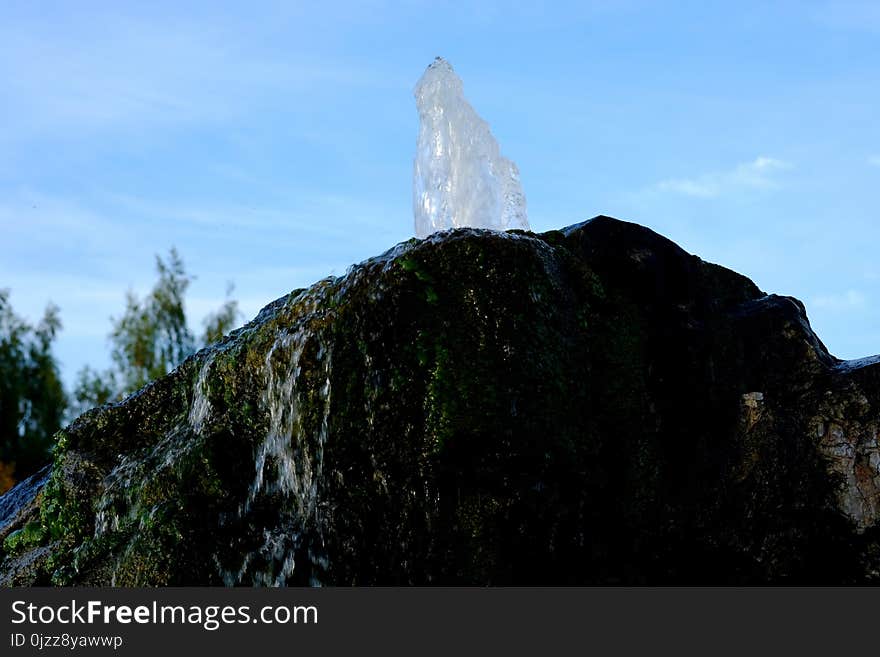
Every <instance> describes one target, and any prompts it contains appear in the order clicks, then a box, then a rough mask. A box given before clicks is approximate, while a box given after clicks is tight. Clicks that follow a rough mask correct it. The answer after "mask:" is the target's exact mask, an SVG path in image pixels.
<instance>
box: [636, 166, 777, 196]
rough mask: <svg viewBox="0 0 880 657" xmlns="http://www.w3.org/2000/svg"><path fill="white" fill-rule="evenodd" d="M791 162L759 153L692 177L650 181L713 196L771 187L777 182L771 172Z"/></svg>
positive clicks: (666, 188)
mask: <svg viewBox="0 0 880 657" xmlns="http://www.w3.org/2000/svg"><path fill="white" fill-rule="evenodd" d="M791 166H792V165H791V164H789V163H788V162H785V161H783V160H778V159H776V158H772V157H765V156H759V157H757V158H755V159H754V160H753V161H751V162H746V163H743V164H740V165H738V166H736V167H735V168H733V169H731V170H729V171H720V172H712V173H707V174H703V175H701V176H697V177H695V178H677V179H669V180H663V181H661V182H659V183H657V184H656V185H654V187H653V189H655V190H657V191H661V192H672V193H674V194H682V195H684V196H692V197H695V198H716V197H718V196H721V195H723V194H726V193H730V192H738V191H743V190H748V189H753V190H754V189H763V190H766V189H775V188H776V187H778V186H779V184H778V182H777V181H776V180H775V178H774V176H775V174H776V173H778V172H780V171H784V170H786V169H790V168H791Z"/></svg>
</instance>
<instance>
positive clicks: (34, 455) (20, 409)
mask: <svg viewBox="0 0 880 657" xmlns="http://www.w3.org/2000/svg"><path fill="white" fill-rule="evenodd" d="M60 330H61V320H60V318H59V316H58V307H57V306H55V305H53V304H49V306H48V307H47V308H46V311H45V314H44V315H43V318H42V320H41V321H40V322H39V323H38V324H37V325H36V326H31V325H30V324H28V323H27V322H26V321H24V320H23V319H21V318H20V317H18V316H17V315H16V314H15V312H14V310H13V308H12V305H11V304H10V302H9V290H0V492H2V491H3V490H5V488H6V487H8V486H9V485H11V484H12V483H14V482H15V481H16V480H18V481H20V480H22V479H24V478H25V477H27V476H29V475H30V474H32V473H33V472H34V471H36V470H37V469H38V468H39V467H40V466H41V465H42V464H43V463H45V462H46V461H48V459H49V450H50V448H51V446H52V436H53V435H54V434H55V432H56V431H58V429H59V428H61V423H62V420H63V418H64V411H65V407H66V405H67V399H66V396H65V394H64V388H63V386H62V384H61V379H60V376H59V372H58V363H57V361H56V360H55V357H54V355H53V354H52V343H53V342H54V341H55V338H56V336H57V334H58V332H59V331H60Z"/></svg>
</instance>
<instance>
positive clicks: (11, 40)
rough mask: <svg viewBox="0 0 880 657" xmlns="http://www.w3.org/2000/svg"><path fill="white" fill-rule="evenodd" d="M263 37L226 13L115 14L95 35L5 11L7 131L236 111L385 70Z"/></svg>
mask: <svg viewBox="0 0 880 657" xmlns="http://www.w3.org/2000/svg"><path fill="white" fill-rule="evenodd" d="M79 27H80V30H88V28H84V27H83V26H79ZM84 37H86V38H84ZM259 40H260V35H259V34H256V33H254V31H253V30H251V31H250V32H248V31H246V30H242V29H240V26H239V27H236V25H234V24H224V23H222V22H220V21H217V22H216V23H212V24H204V23H198V24H195V23H192V22H187V21H185V20H180V21H177V22H176V23H175V24H174V25H171V24H170V23H169V22H168V21H165V22H159V21H152V22H151V21H149V20H138V21H134V20H130V19H129V20H127V19H123V18H119V17H113V16H105V17H103V18H102V29H101V30H100V31H93V32H92V31H89V32H88V34H87V35H84V34H82V33H78V34H73V35H71V34H68V33H67V32H65V31H62V30H57V29H53V28H52V24H51V23H50V22H47V23H46V24H35V23H31V22H21V23H17V22H16V21H15V20H11V21H5V22H4V24H3V25H0V79H3V86H4V91H5V92H6V93H5V98H4V104H5V105H6V107H5V108H0V138H3V139H5V140H7V141H9V140H13V139H16V140H21V139H22V138H26V137H31V136H34V135H45V134H46V132H47V131H48V132H49V133H50V134H52V133H57V134H62V135H65V134H68V133H70V132H71V131H75V132H76V134H83V133H85V134H88V133H89V132H92V131H106V130H108V129H117V128H120V127H125V128H130V129H132V130H135V131H143V130H144V129H146V128H154V127H156V126H157V125H173V124H180V123H185V124H192V123H199V124H204V122H215V121H226V120H229V119H230V118H234V117H237V116H239V115H241V114H243V113H245V112H247V111H248V110H249V109H251V108H252V106H253V105H255V104H256V105H261V104H262V105H265V104H267V103H272V102H273V99H274V98H276V97H278V96H281V95H284V94H293V95H297V94H302V93H307V92H308V91H309V90H310V89H312V88H313V87H314V86H315V85H316V84H318V83H323V84H331V85H341V86H347V85H363V84H371V83H374V82H375V81H376V80H377V77H376V76H373V75H370V73H369V72H368V71H366V70H363V67H362V66H352V65H351V63H349V62H346V63H345V64H343V63H339V62H334V61H330V60H328V59H327V58H323V59H318V58H316V57H315V56H314V55H313V54H310V53H308V52H307V51H303V52H301V53H296V54H295V55H294V56H293V57H290V56H289V57H288V58H286V59H283V60H282V59H278V58H277V57H272V56H271V53H270V52H264V51H263V50H261V49H260V48H259V47H258V46H257V45H255V42H257V43H259ZM242 51H247V52H249V53H250V56H249V57H242V56H241V54H240V53H241V52H242Z"/></svg>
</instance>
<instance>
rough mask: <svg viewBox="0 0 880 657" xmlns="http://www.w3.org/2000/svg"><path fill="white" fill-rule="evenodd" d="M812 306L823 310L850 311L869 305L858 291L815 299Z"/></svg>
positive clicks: (812, 300)
mask: <svg viewBox="0 0 880 657" xmlns="http://www.w3.org/2000/svg"><path fill="white" fill-rule="evenodd" d="M810 305H811V306H813V307H815V308H819V309H822V310H848V309H852V308H862V307H864V306H866V305H867V298H866V297H865V295H864V294H862V293H861V292H859V291H858V290H847V291H846V292H843V293H841V294H829V295H823V296H818V297H813V298H812V299H811V300H810Z"/></svg>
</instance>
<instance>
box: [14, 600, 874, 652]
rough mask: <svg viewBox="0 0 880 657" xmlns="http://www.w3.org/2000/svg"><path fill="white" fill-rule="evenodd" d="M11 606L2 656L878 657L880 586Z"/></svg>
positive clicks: (53, 602) (50, 602)
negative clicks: (765, 656)
mask: <svg viewBox="0 0 880 657" xmlns="http://www.w3.org/2000/svg"><path fill="white" fill-rule="evenodd" d="M0 607H2V635H0V646H2V648H0V654H2V655H10V656H15V655H21V656H22V657H24V656H25V655H35V654H41V655H67V654H95V653H101V654H109V653H114V654H119V655H157V654H163V655H176V654H187V655H189V654H199V653H201V652H203V651H208V653H209V654H210V655H211V656H212V657H213V656H214V655H227V654H229V655H233V654H235V655H240V654H250V655H261V654H270V653H271V654H273V655H276V654H277V655H281V654H284V655H293V654H304V651H312V650H319V651H321V653H320V654H321V655H322V656H323V655H335V654H344V653H350V654H359V653H360V652H363V651H365V650H366V651H368V652H367V654H382V655H396V654H401V655H420V654H438V653H445V654H447V655H449V654H450V653H451V655H452V657H457V656H458V655H459V654H484V655H497V654H502V653H503V654H533V655H555V654H585V655H592V654H599V655H605V654H615V655H618V654H639V655H643V654H653V653H654V652H656V651H657V650H659V649H662V650H663V654H666V652H667V651H676V652H669V653H668V654H677V653H680V652H682V651H685V652H688V653H699V654H712V655H714V654H719V653H720V654H733V653H740V654H756V651H757V654H761V653H764V652H767V651H770V650H774V651H776V650H778V651H781V654H793V653H794V652H795V651H796V650H802V649H804V650H809V651H810V653H813V652H816V651H833V652H834V653H837V652H840V651H846V652H852V651H855V650H858V649H861V648H864V649H867V650H873V649H874V648H875V646H874V645H873V644H875V643H876V631H875V628H876V623H877V620H876V619H877V610H878V609H880V589H876V588H875V589H869V588H864V589H794V588H772V589H770V588H765V589H757V588H755V589H709V588H702V589H686V588H639V589H624V588H587V589H539V588H535V589H523V588H516V589H506V588H491V589H476V588H472V589H466V588H437V589H427V588H356V589H354V588H352V589H343V588H339V589H207V588H201V589H200V588H184V589H177V588H168V589H111V588H104V589H74V588H70V589H38V588H36V589H6V590H3V591H0ZM354 651H357V652H354ZM379 651H381V652H379Z"/></svg>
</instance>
